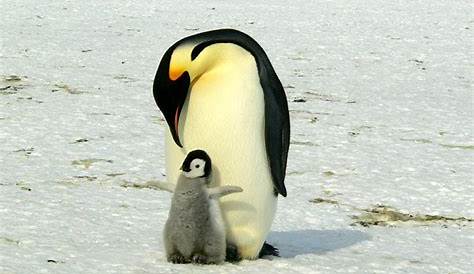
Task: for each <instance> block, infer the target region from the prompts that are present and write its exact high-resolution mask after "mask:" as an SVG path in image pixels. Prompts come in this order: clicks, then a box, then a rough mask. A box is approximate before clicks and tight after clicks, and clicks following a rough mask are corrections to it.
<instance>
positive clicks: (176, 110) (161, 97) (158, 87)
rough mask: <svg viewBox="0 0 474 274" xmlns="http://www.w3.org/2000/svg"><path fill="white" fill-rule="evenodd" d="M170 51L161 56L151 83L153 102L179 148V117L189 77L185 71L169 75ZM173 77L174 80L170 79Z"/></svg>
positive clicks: (186, 93) (186, 92) (180, 145)
mask: <svg viewBox="0 0 474 274" xmlns="http://www.w3.org/2000/svg"><path fill="white" fill-rule="evenodd" d="M171 53H172V52H170V51H168V52H166V53H165V55H164V56H163V58H162V60H161V62H160V65H159V66H158V71H157V72H156V76H155V81H154V82H153V96H154V98H155V102H156V104H157V105H158V107H159V108H160V110H161V112H162V113H163V115H164V116H165V119H166V122H167V123H168V127H169V129H170V132H171V135H172V136H173V140H174V142H175V143H176V145H178V146H179V147H183V145H182V144H181V141H180V140H179V115H180V114H181V110H182V108H183V105H184V101H185V100H186V96H187V95H188V89H189V84H190V76H189V73H188V72H187V71H184V72H182V73H181V75H180V76H179V77H176V78H175V76H177V75H170V73H169V71H170V70H169V67H170V64H169V62H170V58H171ZM170 77H173V78H175V79H170Z"/></svg>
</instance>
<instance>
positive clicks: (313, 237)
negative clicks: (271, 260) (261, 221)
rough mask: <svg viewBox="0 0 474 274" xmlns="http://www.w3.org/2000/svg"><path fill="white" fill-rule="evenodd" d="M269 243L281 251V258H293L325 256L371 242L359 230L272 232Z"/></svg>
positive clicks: (368, 236)
mask: <svg viewBox="0 0 474 274" xmlns="http://www.w3.org/2000/svg"><path fill="white" fill-rule="evenodd" d="M267 240H268V242H269V243H271V244H273V245H275V247H277V248H279V249H280V256H281V257H283V258H293V257H295V256H298V255H304V254H323V253H326V252H330V251H335V250H338V249H341V248H345V247H349V246H351V245H355V244H357V243H360V242H363V241H367V240H370V235H369V234H367V233H364V232H362V231H358V230H349V229H338V230H295V231H272V232H270V234H269V236H268V238H267Z"/></svg>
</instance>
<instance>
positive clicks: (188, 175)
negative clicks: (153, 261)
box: [163, 150, 242, 264]
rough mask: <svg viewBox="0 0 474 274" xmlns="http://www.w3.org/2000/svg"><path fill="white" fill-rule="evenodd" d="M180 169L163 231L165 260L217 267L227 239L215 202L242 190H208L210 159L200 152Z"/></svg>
mask: <svg viewBox="0 0 474 274" xmlns="http://www.w3.org/2000/svg"><path fill="white" fill-rule="evenodd" d="M181 170H182V174H181V175H180V176H179V179H178V182H177V184H176V189H175V191H174V194H173V199H172V201H171V208H170V212H169V216H168V220H167V221H166V224H165V229H164V232H163V235H164V243H165V249H166V257H167V259H168V261H170V262H173V263H188V262H192V263H199V264H220V263H222V262H223V261H224V259H225V258H226V240H225V224H224V221H223V219H222V214H221V210H220V206H219V204H218V201H217V199H218V198H219V197H222V196H225V195H228V194H231V193H234V192H241V191H242V188H240V187H236V186H229V185H225V186H218V187H214V188H208V184H209V176H210V175H211V159H210V157H209V156H208V155H207V153H206V152H205V151H202V150H193V151H191V152H190V153H189V154H188V155H187V156H186V159H185V160H184V162H183V165H182V166H181Z"/></svg>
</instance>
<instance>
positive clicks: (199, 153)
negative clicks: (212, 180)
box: [181, 149, 212, 178]
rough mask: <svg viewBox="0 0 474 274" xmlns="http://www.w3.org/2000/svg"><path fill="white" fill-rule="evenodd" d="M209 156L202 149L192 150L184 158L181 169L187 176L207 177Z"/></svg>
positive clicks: (210, 164) (209, 171)
mask: <svg viewBox="0 0 474 274" xmlns="http://www.w3.org/2000/svg"><path fill="white" fill-rule="evenodd" d="M211 166H212V163H211V158H210V157H209V155H207V153H206V152H205V151H204V150H200V149H197V150H193V151H191V152H189V153H188V155H187V156H186V158H185V159H184V162H183V165H182V166H181V170H182V171H183V173H184V176H186V177H188V178H198V177H209V175H210V174H211Z"/></svg>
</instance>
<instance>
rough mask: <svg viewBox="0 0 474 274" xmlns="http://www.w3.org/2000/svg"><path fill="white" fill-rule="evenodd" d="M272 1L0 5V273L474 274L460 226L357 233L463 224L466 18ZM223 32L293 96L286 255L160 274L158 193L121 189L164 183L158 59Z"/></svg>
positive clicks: (21, 1) (469, 127)
mask: <svg viewBox="0 0 474 274" xmlns="http://www.w3.org/2000/svg"><path fill="white" fill-rule="evenodd" d="M269 2H270V1H267V2H263V1H262V2H258V1H232V3H230V1H229V2H228V3H227V2H224V1H200V2H198V1H194V2H192V4H191V3H190V2H188V1H178V0H175V1H138V0H130V1H110V0H105V1H33V0H17V1H8V0H3V1H1V2H0V7H1V10H2V19H1V22H0V33H1V35H0V39H1V40H0V41H1V51H0V273H2V274H3V273H446V274H447V273H451V274H454V273H472V272H473V269H474V266H473V263H472V261H474V258H473V255H472V254H471V251H472V250H473V248H474V225H473V222H472V221H468V220H458V221H440V222H417V221H411V222H391V223H389V225H388V226H383V225H373V226H368V227H364V226H361V225H351V224H353V223H354V222H356V221H357V219H353V217H351V216H361V215H363V214H365V213H367V212H366V211H364V209H370V208H372V207H374V206H375V205H384V206H389V207H393V208H395V209H396V210H398V211H400V212H403V213H408V214H429V215H439V216H447V217H455V218H457V217H464V218H467V219H469V218H470V219H472V218H474V197H473V195H474V194H473V193H474V187H473V177H474V176H473V175H474V174H473V170H474V166H473V165H474V164H473V163H474V161H473V160H474V159H473V149H474V139H473V136H474V127H473V117H474V113H473V112H474V110H473V78H474V77H473V76H474V75H473V52H474V51H473V32H472V31H473V29H474V24H473V23H474V16H473V14H474V13H473V11H474V9H473V8H474V7H473V3H472V1H467V0H466V1H461V0H459V1H454V0H453V1H448V0H439V1H431V0H424V1H421V0H413V1H408V0H404V1H383V2H382V1H374V0H364V1H355V0H353V1H342V0H341V1H323V0H318V1H301V0H297V1H292V2H286V1H273V2H271V3H269ZM222 27H232V28H236V29H240V30H242V31H245V32H247V33H248V34H250V35H252V36H253V37H254V38H255V39H256V40H257V41H259V42H260V43H261V45H262V46H263V47H264V48H265V49H266V51H267V53H268V55H269V57H270V59H271V61H272V63H273V65H274V67H275V69H276V71H277V73H278V75H279V76H280V79H281V80H282V83H283V85H284V86H285V87H286V91H287V94H288V99H289V102H290V103H289V107H290V113H291V121H292V137H291V138H292V145H291V147H290V154H289V164H288V172H287V174H288V176H287V180H286V185H287V189H288V193H289V194H288V197H287V198H285V199H280V201H279V205H278V211H277V214H276V217H275V221H274V224H273V227H272V231H271V233H270V235H269V239H268V240H269V242H271V243H273V244H274V245H276V246H277V247H279V248H280V250H281V255H282V256H281V257H280V258H273V260H264V259H261V260H257V261H242V262H241V263H238V264H230V263H226V264H224V265H220V266H193V265H172V264H169V263H167V262H166V260H165V258H164V250H163V245H162V239H161V231H162V228H163V225H164V222H165V220H166V217H167V214H168V210H169V206H170V198H171V195H170V193H169V192H166V191H162V190H159V189H153V188H137V187H123V185H124V184H127V185H129V186H130V185H133V184H135V185H143V184H145V183H146V182H147V181H165V180H166V178H165V177H164V174H163V172H164V151H163V148H164V145H163V136H164V134H163V133H164V130H166V127H165V123H164V122H163V119H162V118H161V114H160V113H159V111H158V108H157V107H156V106H155V103H154V100H153V97H152V92H151V89H152V83H153V78H154V73H155V70H156V67H157V65H158V62H159V60H160V58H161V55H162V54H163V52H164V51H165V50H166V49H167V48H168V47H169V46H170V45H171V44H172V43H173V42H174V41H176V40H178V39H180V38H182V37H184V36H187V35H191V34H193V33H196V32H200V31H205V30H209V29H215V28H222ZM298 99H300V100H298ZM301 99H302V100H301ZM294 100H296V101H305V102H294ZM315 198H318V199H321V200H320V201H329V200H330V201H331V202H320V203H318V202H310V200H313V199H315Z"/></svg>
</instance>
